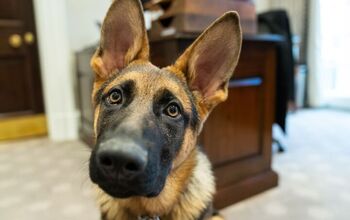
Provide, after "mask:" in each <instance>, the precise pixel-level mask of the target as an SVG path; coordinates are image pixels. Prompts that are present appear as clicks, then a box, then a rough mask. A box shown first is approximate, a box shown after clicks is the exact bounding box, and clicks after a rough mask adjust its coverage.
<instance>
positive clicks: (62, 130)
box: [47, 111, 80, 141]
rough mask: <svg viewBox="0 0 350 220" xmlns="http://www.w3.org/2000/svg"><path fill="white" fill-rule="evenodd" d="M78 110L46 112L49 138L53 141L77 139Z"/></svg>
mask: <svg viewBox="0 0 350 220" xmlns="http://www.w3.org/2000/svg"><path fill="white" fill-rule="evenodd" d="M79 115H80V114H79V112H78V111H75V112H69V113H48V115H47V116H48V127H49V138H50V139H51V140H54V141H66V140H76V139H78V136H79V135H78V122H79Z"/></svg>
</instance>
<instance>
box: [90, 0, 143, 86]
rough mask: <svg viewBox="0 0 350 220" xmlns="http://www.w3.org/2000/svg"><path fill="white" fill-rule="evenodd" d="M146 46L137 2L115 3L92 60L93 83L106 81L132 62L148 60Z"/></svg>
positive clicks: (136, 0) (140, 9)
mask: <svg viewBox="0 0 350 220" xmlns="http://www.w3.org/2000/svg"><path fill="white" fill-rule="evenodd" d="M148 57H149V45H148V39H147V33H146V28H145V22H144V17H143V10H142V5H141V3H140V1H139V0H114V1H113V3H112V5H111V6H110V8H109V10H108V12H107V15H106V18H105V19H104V22H103V24H102V29H101V41H100V46H99V48H98V49H97V51H96V53H95V55H94V56H93V57H92V59H91V67H92V69H93V70H94V71H95V73H96V80H106V79H108V78H110V77H111V76H112V75H113V74H115V73H117V72H118V71H120V70H121V69H123V68H125V67H126V66H127V65H128V64H130V63H131V62H132V61H134V60H148Z"/></svg>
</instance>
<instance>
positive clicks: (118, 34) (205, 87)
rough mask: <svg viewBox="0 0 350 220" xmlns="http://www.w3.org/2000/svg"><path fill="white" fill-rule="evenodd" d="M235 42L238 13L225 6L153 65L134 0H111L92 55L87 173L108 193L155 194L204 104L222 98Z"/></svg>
mask: <svg viewBox="0 0 350 220" xmlns="http://www.w3.org/2000/svg"><path fill="white" fill-rule="evenodd" d="M240 48H241V30H240V25H239V18H238V15H237V14H236V13H235V12H229V13H226V14H225V15H223V16H222V17H221V18H219V19H218V20H217V21H215V23H214V24H212V25H211V26H210V27H209V28H208V29H207V30H206V31H205V32H204V33H203V34H202V35H201V36H200V37H199V38H198V39H197V40H196V41H195V42H194V43H193V44H192V45H191V46H190V47H189V48H188V49H187V50H186V51H185V52H184V54H183V55H182V56H181V57H180V58H179V59H178V60H177V61H176V62H175V64H174V65H172V66H169V67H166V68H163V69H159V68H157V67H155V66H154V65H152V64H151V63H150V62H149V60H148V58H149V46H148V39H147V33H146V30H145V26H144V18H143V12H142V6H141V4H140V2H139V1H138V0H115V1H114V2H113V3H112V5H111V7H110V9H109V11H108V13H107V16H106V18H105V20H104V23H103V25H102V31H101V42H100V47H99V49H98V50H97V51H96V53H95V55H94V57H93V58H92V60H91V65H92V68H93V70H94V72H95V82H94V90H93V94H92V97H93V103H94V112H95V113H94V115H95V118H94V129H95V135H96V146H95V148H94V149H93V151H92V154H91V158H90V177H91V179H92V181H93V182H95V183H96V184H98V185H99V187H100V188H102V189H103V190H104V191H105V192H106V193H108V194H109V195H111V196H112V197H117V198H126V197H132V196H145V197H154V196H157V195H158V194H159V193H160V192H161V191H162V189H163V187H164V185H165V184H166V182H167V178H168V176H169V173H171V172H172V170H174V169H176V168H177V167H178V166H180V165H181V164H182V163H183V161H185V160H186V158H187V157H188V155H189V154H190V153H191V152H192V151H193V148H194V147H195V144H196V139H197V136H198V134H199V132H200V130H201V127H202V125H203V123H204V121H205V119H206V118H207V116H208V114H209V113H210V111H211V110H212V109H213V107H215V106H216V105H217V104H218V103H220V102H222V101H224V100H225V99H226V97H227V86H228V81H229V79H230V77H231V75H232V73H233V71H234V68H235V67H236V65H237V61H238V57H239V53H240Z"/></svg>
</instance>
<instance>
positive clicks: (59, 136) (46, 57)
mask: <svg viewBox="0 0 350 220" xmlns="http://www.w3.org/2000/svg"><path fill="white" fill-rule="evenodd" d="M33 3H34V14H35V21H36V29H37V35H38V36H37V38H38V47H39V59H40V67H41V78H42V86H43V95H44V103H45V112H46V116H47V124H48V130H49V137H50V138H51V139H53V140H69V139H77V138H78V119H79V111H78V110H77V107H76V100H75V95H74V87H75V82H74V81H75V77H74V75H75V66H74V53H73V52H72V50H71V47H70V45H69V30H68V20H67V7H66V1H62V0H51V1H47V0H33ZM52 27H54V28H52Z"/></svg>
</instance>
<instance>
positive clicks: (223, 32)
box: [170, 12, 242, 115]
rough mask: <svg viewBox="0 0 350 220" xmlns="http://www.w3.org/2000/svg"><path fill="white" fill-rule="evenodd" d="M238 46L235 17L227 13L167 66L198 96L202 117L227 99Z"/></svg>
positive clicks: (238, 25)
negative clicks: (182, 77) (170, 65)
mask: <svg viewBox="0 0 350 220" xmlns="http://www.w3.org/2000/svg"><path fill="white" fill-rule="evenodd" d="M241 44H242V32H241V27H240V23H239V16H238V14H237V13H236V12H227V13H226V14H224V15H223V16H222V17H220V18H219V19H217V20H216V21H215V22H214V23H213V24H212V25H211V26H210V27H209V28H208V29H207V30H205V31H204V33H203V34H202V35H200V36H199V37H198V39H197V40H196V41H195V42H194V43H193V44H192V45H191V46H190V47H189V48H188V49H187V50H186V51H185V52H184V54H182V55H181V56H180V58H179V59H178V60H177V61H176V63H175V64H174V66H172V67H170V69H172V68H175V71H177V72H179V71H180V72H181V73H182V74H184V76H185V78H186V80H187V83H188V85H189V88H190V89H191V91H192V92H193V93H199V94H198V96H199V99H200V100H199V102H200V104H201V105H202V106H201V107H202V112H203V113H205V115H207V113H208V112H210V111H211V110H212V108H213V107H215V106H216V105H217V104H218V103H220V102H222V101H224V100H225V99H226V98H227V93H228V91H227V90H228V82H229V79H230V78H231V76H232V74H233V71H234V69H235V67H236V66H237V62H238V59H239V54H240V50H241Z"/></svg>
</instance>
